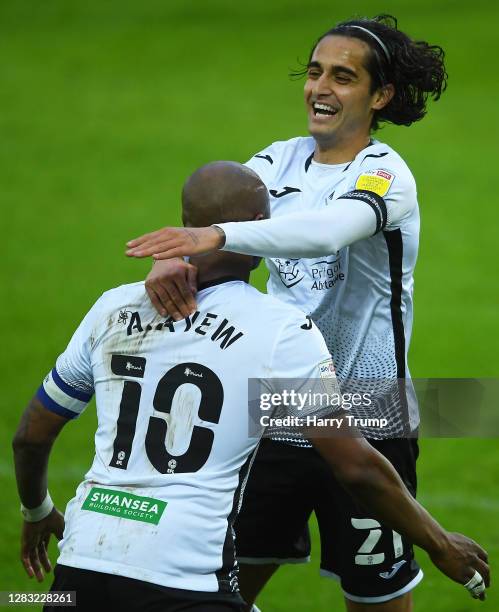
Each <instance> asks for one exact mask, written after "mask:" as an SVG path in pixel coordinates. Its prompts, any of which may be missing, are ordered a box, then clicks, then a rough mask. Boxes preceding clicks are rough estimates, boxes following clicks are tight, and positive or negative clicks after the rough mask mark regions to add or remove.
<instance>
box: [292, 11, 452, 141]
mask: <svg viewBox="0 0 499 612" xmlns="http://www.w3.org/2000/svg"><path fill="white" fill-rule="evenodd" d="M353 26H354V27H353ZM362 28H363V29H362ZM365 30H369V31H370V32H371V33H372V34H373V35H371V34H369V33H368V32H366V31H365ZM331 35H338V36H348V37H352V38H359V39H360V40H362V41H364V42H365V43H366V44H367V45H369V48H370V50H371V53H370V54H369V56H368V57H367V62H366V66H365V68H366V70H367V71H368V72H369V74H370V76H371V81H372V82H371V92H373V91H375V90H376V89H378V88H379V87H382V86H383V85H387V84H388V83H391V84H392V85H393V86H394V88H395V94H394V96H393V98H392V99H391V100H390V102H389V103H388V104H387V105H386V106H385V107H384V108H382V109H381V110H379V111H375V114H374V117H373V122H372V125H371V129H372V130H377V129H378V128H379V124H380V123H382V122H390V123H394V124H396V125H411V124H412V123H414V122H415V121H419V120H420V119H422V118H423V117H424V116H425V115H426V103H427V100H428V97H430V96H431V97H432V98H433V99H434V100H438V99H439V98H440V96H441V94H442V93H443V92H444V91H445V89H446V87H447V72H446V71H445V65H444V57H445V53H444V50H443V49H442V47H439V46H438V45H430V44H428V43H427V42H425V41H416V40H412V39H411V38H409V36H407V34H404V32H401V31H400V30H398V29H397V19H396V18H395V17H393V16H392V15H385V14H383V15H376V16H375V17H373V18H372V19H370V18H368V17H359V18H355V19H350V20H348V21H343V22H341V23H339V24H338V25H336V26H335V27H334V28H332V29H330V30H328V31H327V32H325V33H324V34H323V35H322V36H320V37H319V38H318V40H317V42H316V43H315V44H314V46H313V47H312V50H311V52H310V56H309V62H310V61H311V59H312V55H313V53H314V50H315V48H316V47H317V45H318V44H319V42H320V41H321V40H322V39H323V38H325V37H326V36H331ZM376 37H377V38H378V39H380V40H381V42H382V45H381V44H380V43H379V42H378V41H377V40H376ZM306 73H307V70H306V69H305V70H301V71H297V72H293V73H292V74H291V76H295V77H296V76H304V75H305V74H306Z"/></svg>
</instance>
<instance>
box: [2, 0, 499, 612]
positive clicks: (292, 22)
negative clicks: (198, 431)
mask: <svg viewBox="0 0 499 612" xmlns="http://www.w3.org/2000/svg"><path fill="white" fill-rule="evenodd" d="M379 12H391V13H393V14H395V15H396V16H397V17H398V18H399V26H400V27H401V29H403V30H405V31H407V32H408V33H409V34H411V35H412V36H413V37H415V38H422V39H425V40H429V41H431V42H434V43H438V44H440V45H442V46H443V47H444V48H445V49H446V51H447V65H448V72H449V75H450V80H449V88H448V91H447V92H446V94H445V95H444V97H443V98H442V100H441V101H440V102H438V103H437V104H435V105H431V107H430V112H429V115H428V117H427V118H426V119H425V120H424V121H422V122H421V123H420V124H417V125H414V126H412V127H411V128H403V127H398V128H397V127H395V128H385V129H384V130H382V132H381V133H379V134H378V138H380V139H382V140H386V141H387V142H389V143H390V144H391V145H392V146H393V147H394V148H395V149H397V150H398V151H399V152H400V153H401V155H402V156H403V157H404V158H405V159H406V161H407V162H408V164H409V166H410V167H411V169H412V170H413V172H414V174H415V176H416V180H417V183H418V188H419V199H420V204H421V211H422V239H421V252H420V258H419V263H418V268H417V276H416V294H415V305H416V310H415V328H414V336H413V341H412V348H411V355H410V363H411V369H412V374H413V375H416V376H424V377H427V376H429V377H436V376H441V377H444V376H445V377H472V376H473V377H497V376H498V370H499V356H498V351H497V338H498V336H499V334H498V332H499V317H498V307H499V288H498V283H497V261H498V256H497V242H498V241H497V238H496V234H497V227H498V221H499V215H498V213H497V201H496V200H497V198H495V199H494V195H495V187H496V184H495V183H496V180H497V179H496V175H497V154H496V152H497V142H498V140H499V138H498V137H499V134H498V127H497V98H498V94H499V80H498V79H497V71H496V70H495V68H496V63H497V56H498V52H499V45H498V44H497V37H496V36H495V30H494V29H493V28H494V27H495V26H494V24H497V23H498V22H499V4H497V3H495V2H494V1H493V0H490V1H486V0H475V1H474V2H472V3H468V2H465V1H464V0H454V1H451V0H447V1H438V0H436V1H435V0H420V1H419V2H418V3H415V2H410V1H409V0H385V1H383V2H378V1H372V0H371V1H367V0H363V1H353V2H352V1H351V0H350V1H346V0H338V1H337V2H334V3H333V2H326V1H324V0H310V1H309V2H308V3H304V2H302V1H297V0H271V1H268V0H253V1H252V2H250V3H235V2H232V1H230V0H210V1H208V2H206V1H204V2H203V1H201V0H170V1H167V0H164V1H163V0H154V1H151V0H143V1H142V2H134V1H131V0H119V1H118V0H86V1H85V2H82V1H80V2H68V1H67V0H57V1H56V0H46V1H45V2H43V3H41V2H37V1H34V0H2V2H1V3H0V54H1V57H2V62H1V70H0V109H1V110H0V201H1V211H2V216H1V219H2V240H1V247H2V249H1V253H2V272H3V275H2V276H3V281H2V283H1V291H2V295H1V303H2V305H3V306H2V329H3V332H2V333H3V338H4V340H3V346H4V348H3V350H2V356H1V358H2V364H1V371H2V372H3V384H2V388H3V392H2V395H1V398H0V402H1V412H0V415H1V416H0V418H1V424H2V426H1V433H0V436H1V437H0V444H1V446H0V448H1V449H2V455H1V457H0V479H1V483H2V489H1V490H2V499H3V503H2V512H1V522H0V542H1V551H0V555H1V556H0V590H21V591H27V590H32V589H38V588H43V589H45V588H48V586H49V581H47V582H46V583H44V584H42V585H41V586H38V585H37V584H36V583H34V582H30V581H29V580H28V579H27V578H26V577H25V575H24V574H23V571H22V569H21V565H20V563H19V561H18V557H19V552H18V548H19V537H20V535H19V534H20V526H21V520H20V513H19V510H18V508H19V505H18V504H19V502H18V498H17V493H16V488H15V483H14V478H13V468H12V458H11V451H10V441H11V438H12V434H13V431H14V429H15V427H16V425H17V422H18V419H19V415H20V412H21V411H22V410H23V408H24V406H25V405H26V403H27V401H28V400H29V398H30V396H31V395H32V393H33V391H34V390H35V389H36V388H37V386H38V385H39V383H40V381H41V378H42V377H43V376H44V375H45V373H46V372H47V371H48V370H49V369H50V368H51V367H52V365H53V362H54V359H55V357H56V356H57V354H58V353H59V352H60V351H61V350H62V349H63V348H64V347H65V345H66V342H67V340H68V339H69V337H70V335H71V334H72V332H73V330H74V329H75V327H76V325H77V324H78V322H79V320H80V319H81V317H82V315H83V314H84V313H85V312H86V311H87V310H88V308H89V307H90V305H91V304H92V303H93V302H94V300H95V299H96V298H97V297H98V296H99V295H100V293H101V292H102V291H103V290H105V289H107V288H109V287H112V286H115V285H119V284H122V283H126V282H131V281H134V280H137V279H141V278H143V277H144V276H145V274H146V273H147V271H148V269H149V265H150V264H149V262H147V261H143V262H139V261H131V260H127V259H126V258H125V257H124V255H123V252H124V243H125V241H126V240H127V239H130V238H132V237H135V236H137V235H139V234H141V233H144V232H145V231H148V230H152V229H156V228H157V227H159V226H162V225H166V224H177V223H178V222H179V219H180V217H179V193H180V189H181V186H182V183H183V181H184V179H185V178H186V176H187V175H188V174H189V173H191V172H192V171H193V170H194V169H195V168H196V167H198V166H199V165H201V164H203V163H205V162H208V161H211V160H215V159H234V160H240V161H244V160H246V159H247V158H248V157H250V156H251V155H252V154H253V153H255V152H256V151H257V150H259V149H260V148H262V147H263V146H265V145H267V144H269V143H270V142H272V141H274V140H279V139H286V138H290V137H293V136H296V135H300V134H305V133H306V124H305V117H304V112H303V106H302V83H301V82H293V81H290V79H289V78H288V76H287V75H288V72H289V69H290V68H294V67H296V66H297V65H298V62H299V60H301V61H303V62H305V61H306V59H307V57H308V51H309V48H310V46H311V44H312V43H313V41H314V40H315V39H316V38H317V36H318V35H319V34H321V33H322V32H324V31H325V30H327V29H329V28H330V27H331V26H332V25H333V24H334V23H335V22H336V21H338V20H342V19H345V18H347V17H349V16H351V15H353V14H367V15H373V14H375V13H379ZM265 276H266V275H265V271H264V269H261V270H260V271H259V272H258V273H257V274H256V275H255V282H256V283H257V285H258V286H259V287H263V286H264V281H265ZM470 410H473V406H470ZM94 426H95V422H94V416H93V411H92V410H88V411H87V413H86V414H85V415H84V417H82V419H81V420H80V421H78V422H77V423H73V424H70V425H69V426H68V427H67V430H66V431H64V435H62V436H61V438H60V440H58V442H57V444H56V448H55V450H54V452H53V456H52V459H51V465H50V479H49V482H50V489H51V492H52V496H53V498H54V499H55V501H56V502H57V504H58V505H59V507H61V508H63V507H64V505H65V503H66V502H67V501H68V499H69V498H70V497H71V496H72V495H73V491H74V489H75V487H76V484H77V483H78V482H79V481H80V480H81V478H82V476H83V474H84V472H85V470H86V469H87V468H88V466H89V465H90V463H91V458H92V456H93V430H94ZM421 446H422V457H421V459H420V464H419V473H420V499H421V500H422V502H423V503H425V504H426V505H427V507H428V508H429V510H430V511H432V512H433V513H434V514H435V515H436V516H437V517H438V518H439V519H440V520H441V522H442V523H443V524H444V525H445V526H447V527H450V528H451V529H453V530H456V531H463V532H466V533H467V534H468V535H470V536H472V537H474V538H475V539H477V540H478V541H479V542H480V543H482V545H483V546H484V547H485V548H486V549H487V550H488V551H489V553H490V557H491V560H492V566H493V568H494V567H497V562H496V559H497V556H498V554H499V535H498V530H497V524H498V520H499V496H498V484H499V468H498V465H499V445H498V443H497V440H495V439H492V440H473V439H472V440H442V439H440V440H423V441H422V443H421ZM51 556H52V559H54V560H55V558H56V549H55V546H53V548H52V550H51ZM418 558H419V559H420V561H421V562H422V564H423V566H424V568H425V571H426V580H425V581H424V582H423V583H422V584H421V586H419V587H418V588H417V589H416V591H415V594H416V607H415V609H416V611H419V612H422V611H423V610H424V611H429V610H430V611H431V612H465V611H468V610H475V609H478V607H480V609H481V610H497V609H499V603H498V602H499V596H498V595H497V593H495V590H494V589H493V590H491V591H490V596H489V599H488V601H487V602H486V603H485V604H484V605H479V604H478V603H477V602H474V601H472V600H471V598H469V597H468V595H467V594H466V593H465V592H464V590H463V589H462V588H461V587H459V586H458V585H456V584H453V583H451V582H449V581H448V580H447V579H445V578H444V577H443V576H442V575H441V574H439V573H438V572H437V571H436V570H435V569H433V568H432V567H430V566H429V564H428V563H427V561H426V557H425V555H424V554H423V553H419V554H418ZM318 561H319V550H318V545H316V548H315V555H314V558H313V562H312V563H311V564H310V565H308V566H302V567H296V566H295V567H286V568H284V569H282V570H280V571H279V572H278V574H277V575H276V577H275V579H274V580H273V581H272V582H271V584H270V586H269V587H268V588H267V589H266V590H265V593H264V594H263V596H262V597H261V598H260V601H259V604H260V606H261V607H262V609H263V611H264V612H270V611H275V612H281V611H287V610H305V611H310V612H322V611H324V612H326V611H330V610H333V609H337V610H338V609H342V604H341V601H342V598H341V595H340V593H339V590H338V588H337V586H336V584H335V583H333V582H331V581H328V580H327V579H321V578H319V576H318Z"/></svg>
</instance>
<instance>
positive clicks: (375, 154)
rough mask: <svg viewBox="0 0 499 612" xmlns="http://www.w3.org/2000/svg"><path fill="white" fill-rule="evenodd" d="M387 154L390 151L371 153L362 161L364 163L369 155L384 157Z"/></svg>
mask: <svg viewBox="0 0 499 612" xmlns="http://www.w3.org/2000/svg"><path fill="white" fill-rule="evenodd" d="M385 155H388V151H385V152H384V153H369V154H368V155H366V156H365V157H364V159H363V160H362V161H361V162H360V163H361V164H363V163H364V162H365V161H366V159H367V158H368V157H384V156H385Z"/></svg>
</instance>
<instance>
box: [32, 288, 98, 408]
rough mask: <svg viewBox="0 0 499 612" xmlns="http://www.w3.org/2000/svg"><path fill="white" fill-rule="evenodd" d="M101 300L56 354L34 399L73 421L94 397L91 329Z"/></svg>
mask: <svg viewBox="0 0 499 612" xmlns="http://www.w3.org/2000/svg"><path fill="white" fill-rule="evenodd" d="M101 304H102V298H100V299H99V300H97V302H96V303H95V304H94V306H92V308H91V309H90V310H89V312H88V313H87V314H86V315H85V317H84V319H83V321H82V322H81V323H80V325H79V326H78V329H77V330H76V331H75V333H74V334H73V337H72V338H71V340H70V341H69V344H68V346H67V347H66V350H65V351H64V352H63V353H62V354H61V355H59V357H58V358H57V361H56V365H55V367H54V368H52V370H51V371H50V372H49V373H48V374H47V376H46V377H45V379H44V381H43V383H42V385H41V386H40V388H39V389H38V392H37V398H38V399H39V400H40V401H41V403H42V404H43V405H44V406H45V408H47V410H50V411H52V412H55V413H56V414H59V415H60V416H63V417H66V418H67V419H74V418H76V417H78V416H79V415H80V414H81V413H82V412H83V411H84V410H85V408H86V407H87V405H88V403H89V402H90V400H91V399H92V396H93V394H94V381H93V375H92V364H91V350H92V346H91V344H92V330H93V328H94V324H95V321H96V319H97V316H98V314H99V312H100V310H101Z"/></svg>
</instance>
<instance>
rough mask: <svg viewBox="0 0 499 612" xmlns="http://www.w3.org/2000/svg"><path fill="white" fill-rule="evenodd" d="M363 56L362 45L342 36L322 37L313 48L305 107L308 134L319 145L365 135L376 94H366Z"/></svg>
mask: <svg viewBox="0 0 499 612" xmlns="http://www.w3.org/2000/svg"><path fill="white" fill-rule="evenodd" d="M367 53H370V50H369V47H368V45H367V44H366V43H364V42H363V41H362V40H359V39H357V38H349V37H346V36H326V37H325V38H323V39H322V40H321V41H320V42H319V44H318V45H317V47H316V48H315V50H314V52H313V55H312V58H311V60H310V63H309V65H308V73H307V81H306V83H305V105H306V107H307V112H308V128H309V132H310V134H311V135H312V136H313V137H314V138H315V139H316V141H317V142H318V143H319V144H322V145H325V146H326V147H327V146H329V145H330V146H338V144H339V143H341V142H342V141H347V142H348V141H349V140H350V139H351V138H354V137H360V136H364V137H367V136H368V135H369V131H370V126H371V121H372V117H373V112H374V110H375V109H376V108H377V107H378V105H379V102H378V99H379V92H376V91H375V92H373V93H371V91H370V87H371V76H370V75H369V73H368V72H367V70H366V68H365V67H364V66H365V61H366V54H367Z"/></svg>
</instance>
